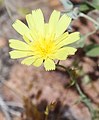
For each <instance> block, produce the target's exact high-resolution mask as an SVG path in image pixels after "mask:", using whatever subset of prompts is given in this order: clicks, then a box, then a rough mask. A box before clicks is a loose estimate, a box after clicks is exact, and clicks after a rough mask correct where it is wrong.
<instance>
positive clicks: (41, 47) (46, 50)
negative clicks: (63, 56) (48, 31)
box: [31, 39, 55, 59]
mask: <svg viewBox="0 0 99 120" xmlns="http://www.w3.org/2000/svg"><path fill="white" fill-rule="evenodd" d="M31 47H32V50H33V52H34V54H35V55H39V56H40V57H42V58H43V59H46V58H48V57H50V55H52V54H53V53H54V52H55V42H54V41H53V40H46V39H42V40H39V41H34V42H33V44H32V46H31Z"/></svg>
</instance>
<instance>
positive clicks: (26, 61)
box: [21, 56, 35, 65]
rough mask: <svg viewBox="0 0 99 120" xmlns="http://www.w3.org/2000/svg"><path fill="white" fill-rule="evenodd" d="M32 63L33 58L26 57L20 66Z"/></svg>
mask: <svg viewBox="0 0 99 120" xmlns="http://www.w3.org/2000/svg"><path fill="white" fill-rule="evenodd" d="M34 61H35V56H32V57H28V58H25V59H24V60H22V61H21V64H25V65H32V64H33V62H34Z"/></svg>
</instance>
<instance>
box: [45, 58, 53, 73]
mask: <svg viewBox="0 0 99 120" xmlns="http://www.w3.org/2000/svg"><path fill="white" fill-rule="evenodd" d="M44 67H45V69H46V71H49V70H55V63H54V61H53V60H51V59H49V58H48V59H46V60H45V61H44Z"/></svg>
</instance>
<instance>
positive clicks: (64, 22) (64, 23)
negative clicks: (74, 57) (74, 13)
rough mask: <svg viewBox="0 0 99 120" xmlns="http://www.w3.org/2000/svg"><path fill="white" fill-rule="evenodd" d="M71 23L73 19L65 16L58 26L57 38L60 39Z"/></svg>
mask: <svg viewBox="0 0 99 120" xmlns="http://www.w3.org/2000/svg"><path fill="white" fill-rule="evenodd" d="M70 22H71V18H70V17H69V16H67V15H66V14H64V15H63V16H62V17H61V18H60V20H59V21H58V23H57V26H56V37H59V36H60V35H61V34H62V33H64V31H65V30H66V29H67V28H68V26H69V24H70Z"/></svg>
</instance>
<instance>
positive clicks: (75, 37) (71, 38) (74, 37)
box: [57, 32, 80, 48]
mask: <svg viewBox="0 0 99 120" xmlns="http://www.w3.org/2000/svg"><path fill="white" fill-rule="evenodd" d="M79 39H80V34H79V32H74V33H71V34H69V35H68V37H66V38H64V39H63V40H61V41H60V42H59V43H58V44H57V47H58V48H60V47H62V46H64V45H68V44H71V43H73V42H76V41H77V40H79Z"/></svg>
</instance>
